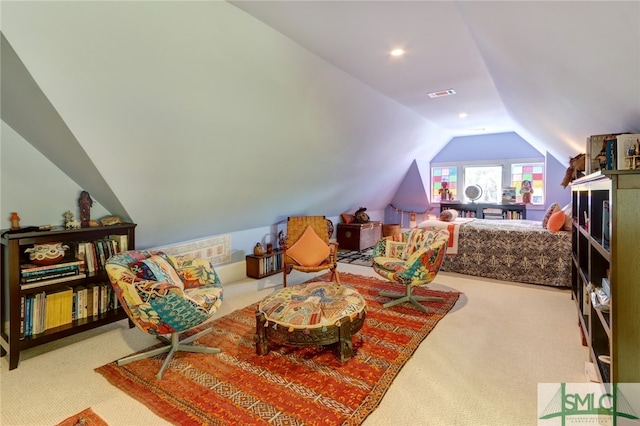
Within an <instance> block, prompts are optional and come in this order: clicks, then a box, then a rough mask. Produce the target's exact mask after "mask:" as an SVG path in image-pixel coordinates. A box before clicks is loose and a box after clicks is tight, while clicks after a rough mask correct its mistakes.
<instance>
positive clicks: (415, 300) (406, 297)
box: [378, 286, 445, 314]
mask: <svg viewBox="0 0 640 426" xmlns="http://www.w3.org/2000/svg"><path fill="white" fill-rule="evenodd" d="M378 295H379V296H384V297H391V298H393V299H395V300H392V301H391V302H387V303H385V304H384V305H382V307H383V308H390V307H392V306H396V305H399V304H401V303H406V302H409V303H411V304H412V305H413V306H415V307H416V308H418V309H419V310H421V311H422V312H424V313H425V314H427V313H429V310H428V309H427V307H426V306H424V305H421V304H420V303H419V302H439V303H444V301H445V299H443V298H442V297H428V296H414V295H413V294H412V293H411V287H409V286H407V292H406V293H405V294H402V293H394V292H390V291H381V292H379V293H378Z"/></svg>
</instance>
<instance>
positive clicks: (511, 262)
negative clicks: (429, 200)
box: [421, 219, 571, 287]
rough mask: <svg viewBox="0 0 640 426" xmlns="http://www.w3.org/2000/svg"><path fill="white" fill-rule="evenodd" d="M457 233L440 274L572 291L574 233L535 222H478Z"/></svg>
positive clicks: (467, 223) (461, 227)
mask: <svg viewBox="0 0 640 426" xmlns="http://www.w3.org/2000/svg"><path fill="white" fill-rule="evenodd" d="M429 222H433V221H429ZM423 224H424V226H428V225H429V224H428V223H424V222H423ZM423 224H421V227H423ZM442 226H451V224H449V223H447V222H444V223H443V224H442V225H440V226H439V227H442ZM456 227H457V229H456V230H455V232H454V234H455V237H456V238H457V241H455V243H456V244H457V246H456V247H451V245H452V244H451V242H450V249H451V248H453V249H454V250H449V251H448V252H447V256H445V260H444V262H443V264H442V268H441V271H446V272H458V273H461V274H468V275H475V276H479V277H486V278H493V279H498V280H505V281H515V282H523V283H531V284H542V285H548V286H555V287H569V286H570V285H571V232H567V231H562V230H561V231H558V232H551V231H549V230H548V229H545V228H543V227H542V222H538V221H533V220H491V219H473V220H470V221H469V220H467V221H465V222H464V223H459V224H456ZM452 238H453V236H452ZM451 252H453V253H456V254H451Z"/></svg>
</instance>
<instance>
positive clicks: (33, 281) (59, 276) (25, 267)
mask: <svg viewBox="0 0 640 426" xmlns="http://www.w3.org/2000/svg"><path fill="white" fill-rule="evenodd" d="M86 276H87V274H86V273H85V262H84V260H74V261H70V262H63V263H57V264H55V265H48V266H37V265H33V264H30V263H25V264H22V265H20V288H21V289H22V290H27V289H30V288H35V287H41V286H45V285H49V284H55V283H59V282H64V281H70V280H75V279H78V278H83V277H86Z"/></svg>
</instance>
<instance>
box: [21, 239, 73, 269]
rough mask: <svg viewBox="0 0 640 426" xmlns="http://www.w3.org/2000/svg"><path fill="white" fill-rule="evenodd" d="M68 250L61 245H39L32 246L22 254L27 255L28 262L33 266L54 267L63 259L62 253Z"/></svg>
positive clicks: (65, 246) (66, 246)
mask: <svg viewBox="0 0 640 426" xmlns="http://www.w3.org/2000/svg"><path fill="white" fill-rule="evenodd" d="M67 249H69V246H68V245H63V244H62V243H59V242H56V243H41V244H34V245H33V247H30V248H28V249H26V250H25V251H24V252H25V253H27V254H29V260H30V261H31V263H33V264H34V265H39V266H45V265H54V264H56V263H58V262H60V261H61V260H62V259H63V258H64V251H65V250H67Z"/></svg>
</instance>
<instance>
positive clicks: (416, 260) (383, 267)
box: [373, 229, 449, 285]
mask: <svg viewBox="0 0 640 426" xmlns="http://www.w3.org/2000/svg"><path fill="white" fill-rule="evenodd" d="M403 238H404V239H406V241H407V242H406V244H407V245H409V244H413V248H412V249H411V254H410V255H409V257H408V258H407V259H403V258H397V257H390V256H389V254H388V253H387V252H386V251H387V250H386V248H385V246H386V244H388V243H389V241H388V240H387V241H386V242H384V244H383V243H382V242H379V243H378V244H377V245H376V247H375V248H374V256H375V257H374V258H373V270H374V271H375V272H376V273H377V274H378V275H380V276H383V277H385V278H386V279H388V280H390V281H395V282H398V283H402V284H405V285H423V284H427V283H429V282H431V281H432V280H433V279H434V278H435V276H436V274H437V273H438V271H439V270H440V267H441V266H442V262H443V260H444V255H445V252H446V247H447V244H448V241H449V232H448V231H447V230H446V229H440V230H422V229H412V230H411V231H408V232H405V233H404V237H403ZM381 241H382V240H381Z"/></svg>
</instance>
